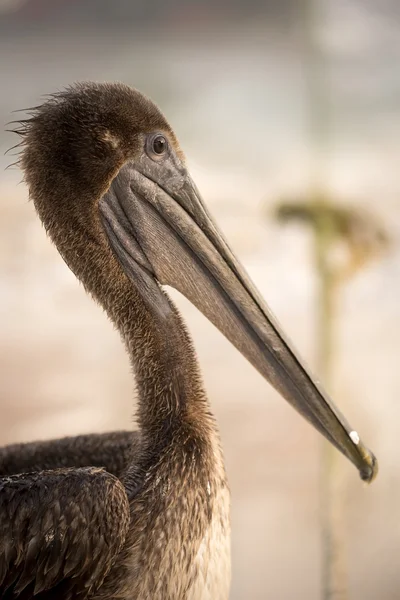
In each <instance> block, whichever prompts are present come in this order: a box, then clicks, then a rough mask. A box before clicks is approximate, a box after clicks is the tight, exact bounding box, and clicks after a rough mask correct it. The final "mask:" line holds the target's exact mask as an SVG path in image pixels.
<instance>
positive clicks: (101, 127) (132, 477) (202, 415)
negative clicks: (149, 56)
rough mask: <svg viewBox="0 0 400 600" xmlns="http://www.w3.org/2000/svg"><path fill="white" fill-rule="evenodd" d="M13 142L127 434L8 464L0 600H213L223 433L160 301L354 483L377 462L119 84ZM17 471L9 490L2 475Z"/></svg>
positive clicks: (221, 524) (65, 100)
mask: <svg viewBox="0 0 400 600" xmlns="http://www.w3.org/2000/svg"><path fill="white" fill-rule="evenodd" d="M19 133H20V134H21V135H22V139H23V142H22V143H23V144H24V146H23V151H22V156H21V165H22V168H23V170H24V174H25V179H26V182H27V184H28V187H29V192H30V197H31V198H32V199H33V202H34V204H35V208H36V211H37V213H38V215H39V217H40V219H41V221H42V222H43V224H44V226H45V228H46V230H47V233H48V234H49V236H50V238H51V239H52V241H53V242H54V244H55V245H56V246H57V248H58V250H59V252H60V254H61V256H62V257H63V259H64V260H65V262H66V263H67V265H68V266H69V267H70V269H71V270H72V271H73V272H74V273H75V275H76V277H77V278H78V279H79V280H80V281H81V282H82V283H83V285H84V286H85V288H86V290H87V292H89V294H91V295H92V296H93V298H94V299H95V300H96V301H97V302H99V303H100V304H101V305H102V306H103V307H104V309H105V311H106V312H107V314H108V316H109V317H110V319H111V321H112V322H113V323H114V324H115V326H116V327H117V328H118V330H119V331H120V333H121V337H122V339H123V341H124V343H125V345H126V349H127V351H128V353H129V356H130V359H131V362H132V366H133V369H134V373H135V376H136V385H137V388H138V396H139V407H138V413H137V420H138V425H139V433H137V434H134V435H132V434H127V433H121V434H111V436H105V437H102V436H92V437H90V436H89V437H83V438H77V439H76V440H71V439H69V440H68V439H67V440H61V441H59V442H54V441H53V442H48V443H44V444H38V445H37V444H36V445H35V444H33V445H28V446H26V447H25V450H24V446H22V447H21V446H18V447H15V446H14V447H11V448H8V449H5V450H4V451H3V459H2V460H3V467H2V468H3V473H4V474H3V477H2V478H1V479H0V531H1V535H0V595H1V598H3V599H7V598H15V597H17V598H21V599H30V598H33V597H35V598H38V599H48V598H49V599H50V598H57V599H64V598H87V597H90V598H96V599H111V598H113V599H117V598H119V599H123V598H127V599H132V600H133V599H141V600H149V599H150V598H152V599H153V598H154V599H160V600H189V599H191V600H206V599H214V600H217V599H218V600H226V599H227V598H228V594H229V585H230V525H229V504H230V499H229V491H228V485H227V481H226V475H225V469H224V461H223V456H222V452H221V448H220V441H219V435H218V429H217V425H216V422H215V420H214V418H213V416H212V414H211V410H210V406H209V403H208V400H207V397H206V394H205V392H204V388H203V384H202V380H201V376H200V371H199V367H198V364H197V360H196V355H195V351H194V349H193V346H192V343H191V340H190V337H189V334H188V332H187V330H186V328H185V326H184V324H183V322H182V319H181V317H180V315H179V313H178V311H177V309H176V308H175V306H174V305H173V303H172V302H171V300H170V299H169V298H168V296H167V295H166V294H165V292H164V291H163V289H162V287H161V286H163V285H170V286H173V287H174V288H176V289H177V290H179V291H180V292H182V293H183V294H184V295H185V296H186V297H187V298H188V299H189V300H190V301H191V302H192V303H193V304H194V305H195V306H197V307H198V308H199V309H200V310H201V311H202V312H203V313H204V315H205V316H206V317H207V318H208V319H209V320H210V321H211V322H213V323H214V324H215V325H216V326H217V327H218V328H219V329H220V331H221V332H222V333H223V334H224V335H225V336H226V337H227V338H228V339H229V340H230V341H231V342H232V344H234V345H235V346H236V347H237V348H238V349H239V351H240V352H241V353H242V354H243V355H244V356H245V357H246V358H247V359H248V360H249V361H250V362H251V363H252V364H253V365H254V366H255V368H256V369H258V370H259V371H260V373H261V374H262V375H263V376H264V377H265V378H266V379H267V380H268V381H269V382H270V383H272V385H273V386H274V387H275V388H276V389H277V390H278V391H279V392H280V393H281V394H282V396H283V397H284V398H286V400H287V401H289V402H290V403H291V404H292V405H293V407H294V408H295V409H297V410H298V411H299V412H300V413H301V414H302V415H303V416H304V417H305V418H306V419H308V420H309V421H310V423H312V425H314V427H316V429H318V431H320V432H321V433H322V434H323V435H324V436H325V437H326V438H327V439H328V440H329V441H330V442H331V443H332V444H334V445H335V446H336V447H337V448H338V449H339V450H340V451H341V452H342V453H343V454H344V455H345V456H347V458H349V459H350V460H351V461H352V462H353V463H354V465H355V466H356V467H357V469H358V470H359V472H360V475H361V477H362V479H364V480H367V481H370V480H371V479H372V478H373V476H374V474H375V472H376V461H375V458H374V456H373V455H372V453H370V452H369V451H368V450H367V449H366V448H365V447H364V445H363V444H362V443H361V441H360V439H359V437H358V435H357V434H356V432H354V431H353V430H352V429H351V428H350V426H349V425H348V424H347V422H346V421H345V419H344V417H343V416H342V415H341V414H340V413H339V411H338V410H337V409H336V408H335V406H334V405H333V403H332V402H331V401H330V400H329V398H328V397H327V396H326V394H325V393H324V391H323V390H322V389H321V388H320V386H319V385H318V384H317V382H316V381H315V380H314V379H313V378H312V376H311V375H310V374H309V373H308V371H307V370H306V368H305V366H304V365H303V363H302V362H301V360H300V358H299V357H298V356H297V355H296V353H295V352H294V350H293V348H292V347H291V345H290V344H289V342H288V341H287V340H286V338H285V337H284V334H283V333H282V331H281V329H280V327H279V325H278V324H277V322H276V321H275V319H274V318H273V316H272V315H271V313H270V311H269V309H268V307H267V306H266V304H265V303H264V301H263V300H262V298H261V297H260V295H259V293H258V292H257V290H256V289H255V287H254V285H253V284H252V283H251V281H250V280H249V278H248V276H247V275H246V272H245V271H244V269H243V267H242V266H241V264H240V263H239V261H238V260H237V258H236V257H235V256H234V254H233V253H232V251H231V250H230V248H229V246H228V245H227V243H226V241H225V240H224V238H223V236H222V235H221V233H220V231H219V230H218V228H217V226H216V225H215V223H214V222H213V220H212V218H211V216H210V214H209V212H208V210H207V208H206V206H205V205H204V203H203V200H202V199H201V196H200V194H199V192H198V190H197V188H196V186H195V184H194V183H193V181H192V179H191V178H190V175H189V173H188V171H187V169H186V166H185V160H184V156H183V153H182V151H181V149H180V147H179V144H178V141H177V139H176V137H175V135H174V132H173V131H172V129H171V127H170V126H169V124H168V123H167V121H166V120H165V118H164V116H163V115H162V114H161V112H160V111H159V110H158V108H157V107H156V106H155V105H154V104H153V103H152V102H151V101H150V100H148V99H147V98H145V97H144V96H143V95H142V94H140V93H139V92H137V91H135V90H132V89H130V88H128V87H126V86H124V85H120V84H102V85H99V84H79V85H75V86H74V87H71V88H70V89H68V90H66V91H64V92H62V93H58V94H56V95H55V96H53V97H51V98H50V99H49V100H48V101H47V102H45V103H44V104H43V105H42V106H40V107H39V108H36V109H34V110H33V111H32V114H31V118H30V119H28V120H26V121H24V122H23V123H22V125H21V128H20V129H19ZM113 435H114V436H115V437H114V439H113ZM130 438H131V441H132V443H131V446H130V441H129V439H130ZM102 444H104V446H107V448H106V449H105V450H104V452H103V450H102ZM121 448H122V452H121V459H120V461H119V462H118V460H113V459H110V455H111V454H112V453H113V452H114V453H118V452H119V451H120V449H121ZM101 465H102V466H108V467H109V469H110V471H113V472H114V473H115V474H112V472H109V471H107V470H106V469H103V468H101ZM12 467H14V470H15V471H19V474H14V475H10V474H7V475H5V471H6V470H7V469H8V471H9V470H10V468H11V469H12ZM32 468H33V469H36V470H34V471H33V472H29V473H21V471H24V470H29V469H32Z"/></svg>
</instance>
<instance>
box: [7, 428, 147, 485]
mask: <svg viewBox="0 0 400 600" xmlns="http://www.w3.org/2000/svg"><path fill="white" fill-rule="evenodd" d="M139 442H140V435H139V432H138V431H112V432H109V433H93V434H88V435H78V436H76V437H65V438H61V439H57V440H48V441H44V442H29V443H28V444H10V445H9V446H4V447H3V448H0V477H5V476H6V475H15V474H17V473H28V472H32V471H47V470H50V469H61V468H69V467H103V468H104V469H105V470H106V471H107V472H108V473H112V474H113V475H116V476H117V477H120V475H121V473H122V472H123V471H124V470H125V468H126V466H127V465H128V461H130V460H134V457H135V456H136V453H137V451H138V448H139Z"/></svg>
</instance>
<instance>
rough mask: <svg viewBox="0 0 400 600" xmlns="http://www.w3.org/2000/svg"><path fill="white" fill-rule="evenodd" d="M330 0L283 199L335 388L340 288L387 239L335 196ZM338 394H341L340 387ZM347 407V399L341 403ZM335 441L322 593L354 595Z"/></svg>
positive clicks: (327, 469)
mask: <svg viewBox="0 0 400 600" xmlns="http://www.w3.org/2000/svg"><path fill="white" fill-rule="evenodd" d="M324 2H327V0H304V4H303V7H304V48H305V76H306V93H307V98H308V109H309V112H308V117H309V118H308V126H309V142H310V147H311V164H310V187H309V192H308V194H307V197H306V199H301V200H299V201H297V202H282V203H281V204H280V205H279V206H278V208H277V215H276V216H277V217H278V218H279V219H280V220H282V221H290V220H293V219H297V220H301V221H302V222H304V223H306V224H307V225H308V226H311V229H312V233H313V237H314V252H313V261H314V265H315V271H316V274H317V282H318V290H317V301H316V309H317V339H316V352H317V357H316V371H317V374H318V376H319V377H320V378H321V380H322V381H323V383H324V386H325V387H326V388H327V389H328V390H330V391H331V392H335V391H336V390H335V382H334V367H335V364H334V363H335V357H336V341H335V338H334V332H335V320H336V317H337V314H336V309H337V302H336V300H337V296H338V291H339V288H340V287H341V285H342V284H343V283H345V282H346V281H347V280H348V279H349V278H350V277H351V276H352V275H354V274H355V272H357V271H358V270H359V269H360V268H361V267H363V266H364V264H365V263H366V262H367V261H368V260H369V259H371V258H375V257H376V254H377V251H380V250H381V249H382V248H383V247H384V246H385V245H386V242H387V238H386V234H385V232H384V230H383V229H382V228H381V227H380V226H379V225H377V221H376V218H375V217H372V216H370V215H367V214H366V213H362V212H360V211H358V210H357V209H354V208H352V207H344V206H343V205H342V206H340V205H338V204H337V203H336V202H335V201H334V200H332V199H330V198H329V195H328V193H327V187H328V186H329V172H328V168H329V149H330V125H331V116H332V111H331V106H330V97H331V94H330V90H329V85H328V77H327V74H328V64H327V60H326V56H325V52H324V49H323V47H322V45H321V43H320V36H321V33H322V27H321V25H322V16H323V9H324V8H325V4H324ZM340 244H341V245H342V246H345V248H346V250H347V261H346V262H345V263H343V264H340V265H338V264H337V263H335V250H337V247H338V245H340ZM335 396H336V394H335ZM340 408H343V405H342V406H340ZM339 461H340V456H339V454H338V452H337V451H336V449H334V448H333V446H331V445H330V444H328V442H326V441H325V440H322V448H321V470H320V473H321V475H320V494H321V496H320V497H321V503H320V507H321V509H320V514H321V536H322V537H321V546H322V598H323V600H348V599H349V593H348V577H347V560H346V552H345V545H346V544H345V542H346V532H345V519H344V513H345V510H344V499H345V494H344V490H343V483H344V481H343V474H342V470H341V468H340V462H339Z"/></svg>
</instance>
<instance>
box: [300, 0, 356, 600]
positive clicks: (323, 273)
mask: <svg viewBox="0 0 400 600" xmlns="http://www.w3.org/2000/svg"><path fill="white" fill-rule="evenodd" d="M322 2H323V0H305V28H304V30H305V48H306V53H307V54H306V64H305V68H306V73H307V82H308V103H309V128H310V143H311V149H312V156H311V159H312V165H311V192H310V199H309V200H310V205H309V210H310V212H309V218H311V222H312V223H313V224H314V226H313V233H314V262H315V268H316V272H317V275H318V287H319V289H318V301H317V310H318V317H317V318H318V326H317V361H316V362H317V365H316V368H317V373H318V374H319V377H320V378H321V380H322V381H323V382H324V385H325V386H326V387H327V389H329V390H332V387H333V361H334V339H333V332H334V328H333V322H334V317H335V315H334V305H335V298H334V293H335V282H334V274H333V271H332V268H331V266H330V254H331V247H332V243H333V240H334V237H335V227H334V222H333V220H332V218H331V214H328V212H327V211H326V210H324V204H325V198H324V193H323V189H324V186H325V185H326V182H327V160H328V157H327V154H328V145H329V116H330V115H329V113H330V110H329V109H330V106H329V88H328V85H327V80H326V77H327V65H326V61H325V53H324V52H323V49H322V48H321V44H320V43H319V36H320V34H321V32H320V18H321V12H322ZM321 444H322V448H321V465H320V473H321V475H320V498H321V502H320V514H321V536H322V539H321V543H322V565H321V566H322V598H323V600H348V598H349V596H348V589H347V588H348V585H347V571H346V558H345V551H344V546H345V532H344V515H343V508H344V507H343V506H342V502H343V494H341V493H340V492H341V481H340V471H339V470H338V469H337V465H336V461H337V456H336V454H335V451H334V449H333V448H332V447H331V446H330V445H329V444H328V442H327V441H325V440H322V441H321Z"/></svg>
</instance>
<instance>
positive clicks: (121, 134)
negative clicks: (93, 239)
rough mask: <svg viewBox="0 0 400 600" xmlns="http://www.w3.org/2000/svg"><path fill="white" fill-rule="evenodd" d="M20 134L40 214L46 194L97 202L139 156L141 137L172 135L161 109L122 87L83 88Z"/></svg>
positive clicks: (26, 123)
mask: <svg viewBox="0 0 400 600" xmlns="http://www.w3.org/2000/svg"><path fill="white" fill-rule="evenodd" d="M29 114H30V118H29V119H25V120H22V121H20V127H19V128H17V129H16V130H15V132H16V133H18V134H19V135H20V136H21V137H22V141H21V146H22V152H21V159H20V165H21V167H22V169H23V170H24V173H25V180H26V182H27V184H28V186H29V189H30V193H31V196H32V198H33V199H34V201H35V204H37V208H38V209H39V213H41V211H40V196H41V195H42V192H45V193H47V196H48V197H49V194H50V193H51V188H52V189H53V190H54V189H57V190H62V191H64V192H65V193H66V194H67V195H69V194H71V193H73V194H74V195H76V194H77V193H79V196H80V197H81V198H84V197H85V196H90V197H91V198H92V199H93V197H97V196H98V194H99V192H101V191H104V188H105V187H107V185H108V184H109V182H110V179H111V178H112V177H113V176H114V175H115V173H116V171H117V170H118V169H119V168H120V167H121V166H122V164H123V163H124V162H125V161H127V160H129V159H132V158H134V156H135V153H136V152H137V151H138V135H139V134H140V133H150V132H152V131H163V132H165V133H168V134H169V136H170V137H171V138H172V140H173V142H174V143H176V140H175V136H174V134H173V132H172V130H171V127H170V126H169V124H168V123H167V121H166V120H165V118H164V116H163V115H162V113H161V112H160V110H159V109H158V108H157V106H156V105H155V104H154V103H153V102H152V101H151V100H149V99H148V98H146V97H145V96H144V95H143V94H141V93H140V92H138V91H136V90H134V89H132V88H130V87H128V86H126V85H124V84H121V83H102V84H97V83H78V84H75V85H73V86H71V87H69V88H67V89H66V90H64V91H61V92H58V93H56V94H52V95H51V96H50V97H49V99H48V100H47V101H46V102H45V103H44V104H42V105H41V106H39V107H36V108H34V109H31V110H30V111H29Z"/></svg>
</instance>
